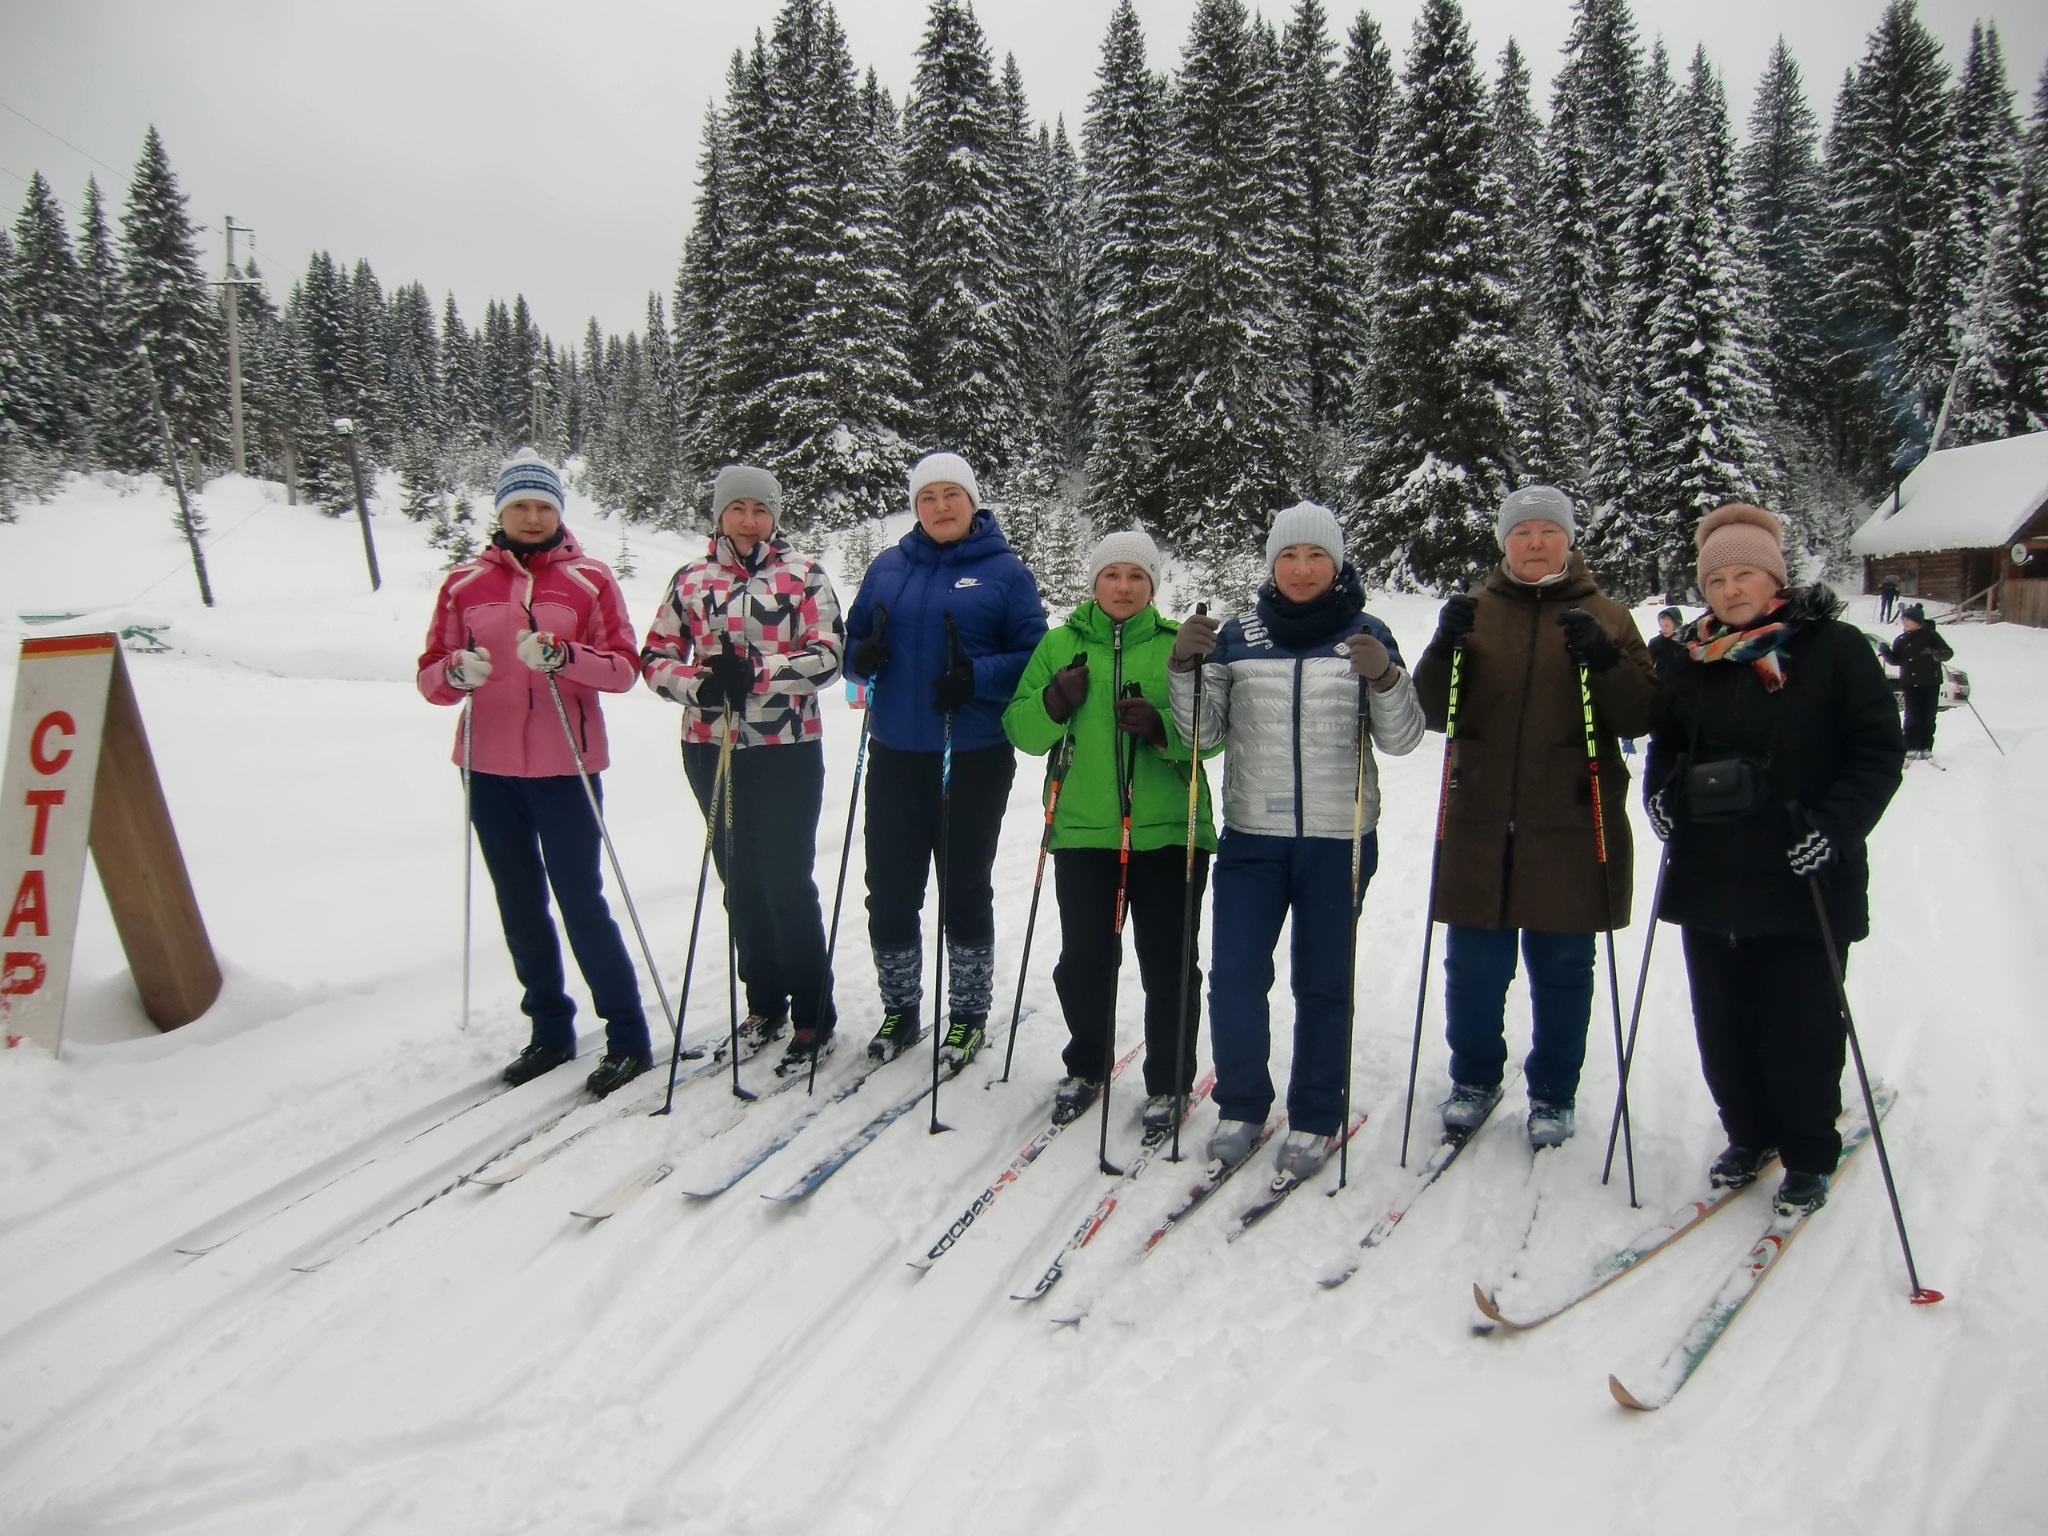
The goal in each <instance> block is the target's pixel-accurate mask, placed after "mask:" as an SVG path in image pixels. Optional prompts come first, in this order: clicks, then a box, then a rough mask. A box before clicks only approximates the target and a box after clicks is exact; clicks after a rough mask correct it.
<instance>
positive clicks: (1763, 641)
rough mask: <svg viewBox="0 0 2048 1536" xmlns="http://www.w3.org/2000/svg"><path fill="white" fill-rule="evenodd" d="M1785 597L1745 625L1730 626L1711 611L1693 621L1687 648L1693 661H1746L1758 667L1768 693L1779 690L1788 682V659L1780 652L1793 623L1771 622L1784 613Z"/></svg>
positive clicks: (1788, 638)
mask: <svg viewBox="0 0 2048 1536" xmlns="http://www.w3.org/2000/svg"><path fill="white" fill-rule="evenodd" d="M1784 608H1785V599H1784V598H1782V597H1781V598H1779V599H1778V600H1777V601H1776V602H1775V603H1773V604H1771V606H1770V607H1769V608H1768V609H1767V610H1766V611H1765V612H1764V615H1763V618H1762V619H1761V620H1758V621H1756V622H1753V623H1752V624H1751V625H1750V626H1749V627H1748V628H1746V629H1731V628H1729V627H1728V626H1727V625H1725V624H1720V623H1717V622H1716V621H1715V619H1714V616H1713V614H1712V613H1707V614H1704V615H1702V616H1701V618H1700V620H1699V622H1698V623H1696V624H1694V625H1693V628H1692V638H1691V639H1690V640H1688V641H1686V644H1685V649H1686V652H1687V654H1689V655H1690V656H1691V657H1692V659H1693V660H1694V661H1746V662H1748V663H1749V664H1750V665H1751V666H1752V667H1754V668H1756V675H1757V676H1758V677H1759V678H1761V679H1762V680H1763V685H1764V691H1765V692H1766V693H1776V692H1777V691H1778V690H1779V689H1780V688H1782V687H1784V686H1785V663H1784V661H1783V660H1782V659H1780V657H1779V655H1778V652H1779V650H1780V649H1782V648H1783V646H1784V644H1785V642H1786V641H1787V640H1790V639H1791V638H1792V634H1793V630H1794V628H1795V626H1794V625H1792V624H1790V623H1788V622H1786V621H1785V620H1782V619H1780V620H1778V621H1776V622H1770V619H1771V615H1773V614H1776V613H1781V612H1783V611H1784Z"/></svg>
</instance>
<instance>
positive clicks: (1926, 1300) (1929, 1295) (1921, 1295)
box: [1906, 1285, 1948, 1307]
mask: <svg viewBox="0 0 2048 1536" xmlns="http://www.w3.org/2000/svg"><path fill="white" fill-rule="evenodd" d="M1906 1300H1908V1301H1910V1302H1911V1303H1912V1304H1913V1305H1914V1306H1916V1307H1931V1306H1933V1305H1934V1304H1935V1303H1936V1302H1937V1301H1946V1300H1948V1298H1947V1297H1946V1296H1944V1295H1943V1294H1942V1293H1941V1292H1940V1291H1930V1290H1929V1289H1927V1287H1926V1286H1924V1285H1923V1286H1921V1287H1920V1289H1919V1290H1917V1291H1915V1292H1914V1293H1913V1294H1912V1295H1911V1296H1908V1297H1907V1298H1906Z"/></svg>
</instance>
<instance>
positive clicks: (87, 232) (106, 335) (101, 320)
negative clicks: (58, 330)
mask: <svg viewBox="0 0 2048 1536" xmlns="http://www.w3.org/2000/svg"><path fill="white" fill-rule="evenodd" d="M75 238H76V241H77V255H78V280H79V298H80V302H81V303H82V304H83V306H84V308H83V309H82V310H81V312H80V314H79V317H78V320H79V324H78V359H79V368H80V370H81V372H82V374H83V377H84V381H85V389H86V396H87V401H88V419H87V422H86V446H85V450H84V453H85V458H86V460H87V462H89V463H93V464H106V463H109V462H111V456H110V451H109V447H108V440H109V430H108V426H107V423H108V420H109V415H110V413H111V412H112V410H113V408H114V403H115V393H116V390H117V388H118V380H119V378H120V374H121V370H122V369H123V367H125V366H126V360H125V359H124V358H123V357H122V355H121V332H120V327H121V268H120V265H119V263H118V262H116V261H115V259H114V241H113V236H112V235H111V234H109V233H108V229H107V213H106V200H105V198H104V197H103V196H102V195H101V193H100V184H99V182H98V180H97V179H95V178H93V177H87V178H86V182H85V202H84V203H83V205H81V207H80V209H79V217H78V233H77V235H76V237H75Z"/></svg>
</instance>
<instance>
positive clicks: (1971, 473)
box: [1849, 432, 2048, 555]
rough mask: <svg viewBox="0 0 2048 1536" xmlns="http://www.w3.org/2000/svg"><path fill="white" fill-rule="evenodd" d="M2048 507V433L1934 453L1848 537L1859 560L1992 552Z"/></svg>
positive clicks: (2025, 434)
mask: <svg viewBox="0 0 2048 1536" xmlns="http://www.w3.org/2000/svg"><path fill="white" fill-rule="evenodd" d="M2044 502H2048V432H2028V433H2024V434H2023V435H2021V436H2019V437H2008V438H2002V439H2000V440H1999V441H1998V442H1995V443H1976V444H1973V445H1972V446H1971V447H1968V448H1944V449H1942V450H1941V451H1940V452H1939V453H1930V454H1929V455H1927V457H1926V458H1924V459H1922V460H1921V461H1920V467H1919V468H1918V469H1916V470H1914V471H1913V473H1911V474H1910V475H1908V476H1906V481H1905V484H1904V485H1903V486H1902V487H1900V494H1899V510H1898V512H1897V513H1894V512H1893V511H1892V498H1891V497H1889V496H1887V497H1885V499H1884V500H1883V501H1882V502H1880V503H1878V506H1877V510H1876V511H1875V512H1874V513H1872V515H1871V518H1870V520H1869V521H1868V522H1866V523H1865V524H1864V525H1863V526H1862V527H1861V528H1858V529H1857V530H1856V533H1855V536H1854V537H1853V538H1851V539H1850V540H1849V549H1850V551H1851V553H1853V554H1858V555H1910V554H1917V553H1918V552H1920V551H1922V550H1935V549H1992V548H1995V547H1997V546H1998V545H2001V544H2005V543H2008V542H2010V541H2011V539H2012V537H2013V535H2014V534H2016V533H2018V532H2019V531H2020V528H2021V527H2022V526H2023V525H2024V524H2025V523H2026V521H2027V519H2028V518H2030V517H2032V516H2033V515H2034V514H2035V513H2036V512H2038V511H2040V510H2041V506H2042V504H2043V503H2044Z"/></svg>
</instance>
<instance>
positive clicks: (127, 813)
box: [0, 635, 220, 1052]
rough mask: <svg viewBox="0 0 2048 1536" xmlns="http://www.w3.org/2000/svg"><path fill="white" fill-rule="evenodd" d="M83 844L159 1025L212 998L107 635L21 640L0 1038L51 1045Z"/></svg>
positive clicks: (8, 789) (7, 778)
mask: <svg viewBox="0 0 2048 1536" xmlns="http://www.w3.org/2000/svg"><path fill="white" fill-rule="evenodd" d="M88 849H89V850H90V851H91V853H92V856H93V862H94V864H95V865H96V866H97V867H98V869H99V872H100V884H101V886H102V887H103V888H104V890H105V891H106V896H107V906H108V908H109V909H110V910H111V911H112V913H113V916H114V927H115V930H116V931H117V932H118V933H119V934H120V936H121V947H122V949H123V950H124V951H125V952H126V953H127V956H128V969H129V971H130V973H131V974H132V975H133V976H134V978H135V985H136V989H137V990H138V991H139V992H140V993H141V994H142V1006H143V1009H144V1011H145V1012H146V1013H148V1015H149V1017H150V1019H151V1021H152V1022H154V1023H155V1024H156V1026H157V1028H159V1029H176V1028H177V1027H178V1026H179V1025H181V1024H189V1023H191V1022H192V1020H194V1019H196V1018H198V1017H199V1016H200V1015H201V1014H202V1013H204V1012H205V1011H206V1010H207V1009H208V1008H210V1007H212V1006H213V1000H214V999H215V998H216V997H218V996H219V995H220V966H219V964H218V962H217V961H216V960H215V959H214V954H213V945H212V943H211V942H210V941H209V940H208V938H207V936H206V925H205V923H204V922H202V921H201V919H200V916H199V904H198V902H197V900H196V899H195V898H194V896H193V894H192V882H191V879H190V878H189V877H188V876H187V874H186V872H185V858H184V855H183V854H182V853H181V852H180V851H179V848H178V838H177V834H176V832H175V831H173V830H172V827H171V814H170V808H169V806H167V805H166V804H165V802H164V793H163V787H162V785H160V784H159V783H158V782H157V776H156V760H155V759H154V758H152V757H151V756H150V751H149V738H148V737H147V736H146V735H145V734H144V733H143V729H142V712H141V710H140V709H139V708H138V707H137V706H136V702H135V690H134V688H133V687H132V686H131V685H130V683H129V681H128V667H127V663H126V662H125V661H124V660H123V659H122V656H121V646H120V641H119V639H118V637H116V636H114V635H62V636H53V637H51V638H48V639H36V640H24V641H23V642H22V643H21V667H20V670H19V671H18V672H17V673H16V674H15V683H14V711H13V720H12V723H11V725H10V727H9V729H8V734H7V759H6V764H5V771H4V773H0V901H5V902H6V906H5V907H4V909H0V912H4V916H0V1035H4V1036H5V1039H6V1043H7V1045H8V1046H10V1047H11V1046H15V1045H18V1044H20V1043H21V1042H22V1041H24V1040H31V1041H34V1042H36V1043H37V1044H40V1045H46V1046H48V1047H49V1048H50V1050H51V1051H52V1052H55V1051H57V1050H58V1049H59V1047H60V1044H61V1042H62V1039H63V1031H64V1001H65V997H66V994H67V993H68V991H69V990H70V983H71V950H72V945H73V943H74V941H75V940H76V938H77V935H78V904H79V897H80V895H81V894H82V893H83V889H84V884H85V856H86V853H87V851H88Z"/></svg>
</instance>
